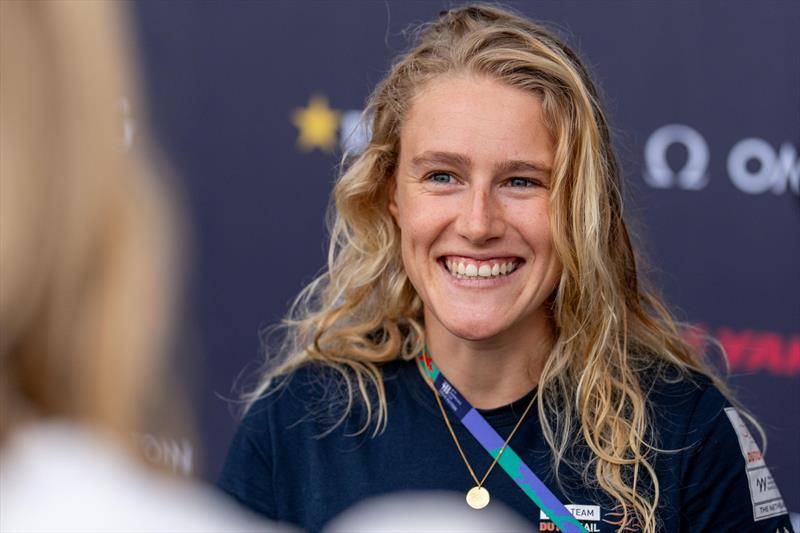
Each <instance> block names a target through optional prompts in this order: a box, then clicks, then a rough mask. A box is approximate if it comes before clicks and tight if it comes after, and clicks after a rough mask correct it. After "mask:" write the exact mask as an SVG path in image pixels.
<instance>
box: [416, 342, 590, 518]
mask: <svg viewBox="0 0 800 533" xmlns="http://www.w3.org/2000/svg"><path fill="white" fill-rule="evenodd" d="M417 361H418V362H419V363H420V367H421V368H422V370H423V372H425V374H426V375H427V376H428V377H429V378H430V379H431V381H433V385H434V388H435V389H436V391H437V392H438V394H439V396H440V397H441V398H442V399H443V400H444V403H446V404H447V406H448V407H449V408H450V410H451V411H452V412H453V414H455V415H456V418H458V419H459V420H460V421H461V423H462V424H463V425H464V427H465V428H467V430H468V431H469V432H470V433H472V436H473V437H475V439H476V440H477V441H478V442H479V443H480V445H481V446H483V447H484V448H485V449H486V451H487V452H489V455H491V456H492V459H495V458H496V457H497V454H498V453H500V451H501V450H502V449H503V445H504V443H505V441H504V440H503V439H502V438H501V437H500V435H498V433H497V431H495V430H494V428H493V427H492V426H490V425H489V423H488V422H487V421H486V419H485V418H483V415H481V414H480V413H479V412H478V410H477V409H475V408H474V407H472V406H471V405H470V404H469V402H468V401H467V400H466V399H465V398H464V397H463V396H462V395H461V393H460V392H458V390H457V389H456V388H455V387H454V386H453V385H452V384H451V383H450V382H449V381H447V378H445V377H444V374H442V373H441V371H439V368H438V367H437V366H436V363H434V362H433V359H432V358H431V356H430V355H429V354H428V351H427V349H426V350H424V351H423V352H422V353H420V354H419V355H418V356H417ZM497 462H498V464H499V465H500V466H501V467H502V469H503V470H505V472H506V474H508V475H509V476H510V477H511V479H513V480H514V482H515V483H516V484H517V485H518V486H519V488H520V489H521V490H522V492H524V493H525V494H526V495H527V496H528V498H530V499H531V500H532V501H533V503H535V504H536V506H537V507H539V509H541V510H542V512H543V513H544V514H546V515H547V517H548V518H549V519H550V520H552V522H553V524H555V525H556V526H558V528H559V529H560V530H561V531H564V532H565V533H587V532H586V529H584V527H583V525H581V523H580V522H579V521H578V520H577V519H576V518H575V517H574V516H572V513H570V512H569V511H568V510H567V508H566V507H564V504H562V503H561V502H560V501H559V500H558V498H557V497H556V496H555V494H553V493H552V492H551V491H550V489H548V488H547V486H546V485H545V484H544V483H542V481H541V480H540V479H539V478H538V477H537V476H536V474H534V473H533V471H532V470H531V469H530V467H528V465H526V464H525V462H524V461H523V460H522V459H521V458H520V456H519V455H517V453H516V452H515V451H514V450H513V449H512V448H511V446H509V445H507V446H505V450H504V451H503V454H502V455H501V456H500V459H499V460H498V461H497Z"/></svg>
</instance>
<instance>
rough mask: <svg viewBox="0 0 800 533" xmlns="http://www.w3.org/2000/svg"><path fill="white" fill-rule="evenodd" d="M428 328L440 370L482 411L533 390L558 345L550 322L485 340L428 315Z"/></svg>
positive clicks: (528, 326) (426, 320)
mask: <svg viewBox="0 0 800 533" xmlns="http://www.w3.org/2000/svg"><path fill="white" fill-rule="evenodd" d="M425 324H426V325H425V334H426V341H427V344H428V350H429V351H430V354H431V356H432V357H433V360H434V361H435V362H436V366H438V367H439V369H440V370H441V371H442V373H443V374H444V375H445V376H447V379H448V381H450V382H451V383H452V384H453V385H454V386H455V387H456V388H457V389H458V390H459V392H461V394H463V395H464V397H465V398H466V399H467V401H468V402H469V403H471V404H472V406H473V407H476V408H478V409H492V408H495V407H500V406H503V405H507V404H509V403H511V402H513V401H515V400H518V399H519V398H521V397H522V396H524V395H525V394H527V393H528V392H530V391H531V390H532V389H533V388H534V387H535V386H536V384H537V383H538V382H539V376H540V374H541V372H542V368H543V367H544V363H545V360H546V359H547V356H548V355H549V354H550V350H551V349H552V345H553V340H552V339H553V334H552V329H551V327H550V324H549V322H548V321H547V320H545V319H540V320H537V321H535V322H534V323H533V324H530V323H526V324H524V325H523V324H521V325H519V326H518V327H517V328H512V330H509V331H506V332H503V333H502V334H500V335H497V336H495V337H492V338H489V339H481V340H468V339H463V338H460V337H457V336H455V335H453V334H452V333H450V332H449V331H448V330H447V329H446V328H445V327H444V325H442V323H441V322H439V321H438V320H437V319H436V318H435V317H433V316H429V313H427V312H426V314H425Z"/></svg>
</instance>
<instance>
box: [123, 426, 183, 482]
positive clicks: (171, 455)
mask: <svg viewBox="0 0 800 533" xmlns="http://www.w3.org/2000/svg"><path fill="white" fill-rule="evenodd" d="M134 437H135V438H136V440H137V441H138V443H139V446H140V448H141V449H142V451H143V452H144V456H145V457H146V458H147V460H148V461H150V462H152V463H155V464H160V465H164V466H166V467H168V468H169V469H170V470H172V471H173V472H175V473H177V474H183V475H184V476H189V475H191V473H192V467H193V456H194V447H193V446H192V443H191V442H189V441H188V440H186V439H181V441H180V442H178V441H177V440H175V439H169V438H159V437H156V436H155V435H151V434H144V435H140V434H134Z"/></svg>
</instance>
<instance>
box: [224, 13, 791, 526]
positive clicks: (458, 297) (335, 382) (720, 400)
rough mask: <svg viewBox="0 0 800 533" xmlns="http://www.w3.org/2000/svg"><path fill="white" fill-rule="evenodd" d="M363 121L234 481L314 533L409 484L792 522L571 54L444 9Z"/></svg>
mask: <svg viewBox="0 0 800 533" xmlns="http://www.w3.org/2000/svg"><path fill="white" fill-rule="evenodd" d="M368 111H369V112H371V113H372V115H373V123H372V138H371V139H370V142H369V144H368V146H367V147H366V149H365V150H364V152H363V153H361V154H359V155H358V156H357V157H356V158H355V159H354V160H353V161H352V164H350V165H349V166H348V167H347V169H346V171H345V172H344V173H343V174H342V176H341V177H340V178H339V180H338V181H337V183H336V187H335V189H334V209H333V212H332V217H331V220H332V221H333V224H332V226H331V245H330V251H329V256H328V257H329V261H328V265H327V269H326V271H325V272H324V273H323V274H322V275H321V276H320V277H319V278H317V279H316V280H315V281H314V282H313V283H311V284H310V285H309V286H308V287H306V289H305V290H304V291H303V292H302V293H301V294H300V296H299V297H298V298H297V300H296V302H295V304H294V306H293V308H292V310H291V312H290V313H289V315H288V317H287V320H286V321H285V323H284V325H285V328H284V329H283V332H284V333H285V337H284V342H283V344H282V345H281V346H280V347H279V348H278V350H277V352H278V358H277V364H276V363H275V361H276V359H272V360H271V364H270V366H268V368H267V370H266V371H265V372H264V374H263V376H262V379H261V382H260V385H259V386H258V387H257V388H256V389H255V390H254V391H252V392H251V393H250V394H248V395H247V396H246V399H247V401H248V411H247V414H246V417H245V419H244V421H243V423H242V425H241V427H240V429H239V431H238V433H237V435H236V437H235V439H234V442H233V444H232V446H231V449H230V452H229V455H228V459H227V462H226V465H225V468H224V470H223V473H222V477H221V479H220V486H221V487H222V488H223V489H224V490H225V491H227V492H228V493H230V494H232V495H233V496H234V497H236V498H237V499H239V500H240V501H242V502H243V503H245V504H246V505H248V506H250V507H251V508H253V509H255V510H257V511H259V512H261V513H263V514H265V515H267V516H269V517H271V518H277V519H281V520H286V521H290V522H294V523H297V524H299V525H301V526H302V527H304V528H305V529H309V530H312V531H316V530H319V529H320V528H321V527H322V526H323V525H324V524H325V523H326V522H327V521H329V520H330V519H331V518H333V517H334V516H335V515H337V514H338V513H340V512H341V511H343V510H344V509H346V508H347V507H349V506H351V505H353V504H354V503H356V502H358V501H360V500H362V499H365V498H366V497H368V496H371V495H375V494H382V493H390V492H394V491H400V490H446V491H458V492H461V493H462V494H464V493H466V494H467V496H466V499H467V503H468V504H469V505H470V506H472V507H473V508H476V509H479V508H483V507H485V506H486V505H487V504H489V502H490V501H492V498H495V499H497V500H500V501H502V502H504V503H505V504H507V505H508V506H510V507H512V508H513V509H515V510H516V511H517V512H519V513H520V514H521V515H522V516H524V517H525V518H526V519H528V520H529V521H530V522H531V528H533V529H538V530H555V528H556V527H557V528H558V529H560V530H561V531H582V530H583V531H585V530H589V531H616V530H643V531H647V532H655V531H656V530H658V531H701V530H715V531H728V530H734V529H736V530H738V529H743V528H744V529H747V528H752V527H753V525H754V522H759V524H758V526H759V529H763V530H765V531H774V530H775V529H776V528H778V527H785V528H790V527H791V526H790V525H789V522H788V518H787V516H786V513H785V507H784V506H783V502H782V500H781V497H780V493H779V492H778V490H777V488H776V487H774V483H772V480H771V477H770V475H769V471H768V469H767V467H766V465H764V463H763V459H762V458H761V455H760V453H757V452H758V447H757V445H756V443H755V441H754V440H753V438H752V437H751V436H750V433H749V432H748V431H747V426H746V425H745V424H744V422H742V418H741V416H740V415H739V414H738V412H737V410H736V408H735V407H734V406H733V405H732V404H731V400H730V395H729V394H728V392H727V391H726V389H725V386H724V383H723V382H722V381H721V380H720V379H719V378H717V377H715V376H714V375H713V374H712V373H711V372H710V371H709V370H708V369H706V367H705V365H704V364H703V362H702V360H701V358H700V356H699V355H698V354H696V353H694V352H693V350H692V349H691V348H690V346H689V345H688V344H687V343H686V342H685V341H684V340H683V338H682V335H681V331H680V330H679V328H678V326H677V325H676V323H675V322H674V320H673V319H672V317H671V315H670V314H669V313H668V311H667V310H666V309H665V307H664V306H663V305H662V304H661V303H660V301H659V300H658V299H657V298H656V297H655V296H654V295H653V294H651V293H650V292H648V291H647V290H646V289H644V288H643V286H642V284H641V283H640V280H639V273H638V272H637V267H636V261H635V254H634V251H633V249H632V247H631V242H630V239H629V237H628V233H627V230H626V227H625V223H624V221H623V216H622V197H621V192H620V189H621V183H620V179H621V178H620V174H619V170H618V168H617V164H616V160H615V157H614V154H613V151H612V149H611V141H610V138H609V132H608V126H607V124H606V119H605V116H604V113H603V110H602V108H601V107H600V104H599V97H598V94H597V92H596V90H595V88H594V85H593V83H592V81H591V79H590V77H589V75H588V73H587V71H586V69H585V68H584V66H583V64H582V62H581V61H580V59H579V58H578V57H577V56H576V54H575V53H574V52H573V51H572V50H570V49H569V48H568V47H567V46H566V45H565V44H564V43H563V42H562V41H560V40H559V39H558V38H557V37H556V36H555V35H554V34H552V33H551V32H549V31H547V30H546V29H544V28H542V27H541V26H539V25H536V24H534V23H532V22H530V21H528V20H525V19H524V18H521V17H519V16H517V15H515V14H513V13H511V12H509V11H505V10H501V9H498V8H494V7H486V6H465V7H460V8H457V9H452V10H449V11H446V12H443V13H442V14H441V15H440V16H439V18H438V19H437V20H435V21H434V22H431V23H429V24H426V25H424V26H423V27H422V28H421V29H420V31H419V33H418V36H417V39H416V43H415V46H414V48H412V50H411V51H410V52H408V53H407V54H405V55H403V56H401V57H400V58H399V59H398V61H397V62H396V63H395V65H394V66H393V68H392V70H391V71H390V72H389V74H388V75H387V77H386V78H385V79H384V80H383V82H382V83H381V84H380V85H379V86H378V87H377V88H376V89H375V91H374V93H373V94H372V96H371V97H370V100H369V104H368ZM445 376H446V377H445ZM277 391H280V392H277ZM276 392H277V393H276ZM273 393H274V394H273ZM445 406H447V407H448V408H449V409H450V410H451V412H452V413H451V414H450V415H448V414H447V412H446V411H445ZM534 406H535V409H534ZM450 418H453V420H451V419H450ZM487 452H488V453H487ZM751 459H752V461H751ZM746 461H747V463H746ZM498 465H499V466H500V468H499V469H497V471H495V467H496V466H498ZM746 466H747V467H748V468H749V472H750V473H752V472H755V471H758V472H759V474H758V475H759V476H761V477H762V478H763V481H764V486H770V487H771V488H770V489H769V490H770V491H772V492H771V493H770V498H769V499H768V500H769V503H768V505H766V507H764V506H756V505H754V503H753V502H754V501H755V499H754V498H753V491H754V490H757V488H758V487H756V485H754V484H753V483H754V482H751V481H750V479H749V478H748V473H747V472H748V471H746V470H745V467H746ZM754 469H756V470H754ZM500 470H504V471H505V474H508V475H505V474H502V473H500ZM762 496H763V495H762ZM759 501H766V500H764V499H763V498H760V500H759ZM762 507H763V508H762ZM395 526H396V527H395V529H397V528H399V527H400V525H397V524H396V525H395Z"/></svg>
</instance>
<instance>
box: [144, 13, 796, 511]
mask: <svg viewBox="0 0 800 533" xmlns="http://www.w3.org/2000/svg"><path fill="white" fill-rule="evenodd" d="M452 5H453V3H446V2H441V1H430V2H399V1H389V2H384V1H340V2H333V1H331V2H322V1H319V2H289V1H287V2H278V1H269V2H225V3H223V2H191V3H190V2H141V3H137V4H135V7H134V14H135V19H136V24H137V30H138V32H139V37H140V38H141V41H142V57H143V66H144V68H145V72H146V74H147V88H148V91H149V96H150V103H151V105H152V114H153V120H154V122H155V126H156V130H157V132H158V135H159V136H160V140H161V142H162V145H163V147H164V150H165V151H166V152H167V155H168V156H169V158H170V159H171V160H172V162H173V164H174V168H175V170H176V171H177V174H178V175H179V176H180V177H181V179H182V182H183V185H184V188H185V190H186V200H187V205H188V210H189V213H190V216H191V218H192V223H193V226H194V230H195V242H194V253H193V257H192V259H193V271H192V276H191V279H190V281H189V289H190V290H189V300H190V306H189V308H190V318H191V323H192V324H193V325H194V328H193V331H191V332H190V333H191V334H190V335H187V340H186V342H184V343H182V346H181V349H180V351H181V354H180V356H181V360H182V361H183V371H184V373H185V375H186V376H189V377H190V379H191V380H192V381H193V382H194V384H195V385H194V401H195V404H196V407H197V413H198V415H199V421H200V437H201V438H200V439H199V441H200V442H199V443H198V442H195V443H194V444H193V443H192V442H187V441H186V440H181V439H177V440H175V441H171V442H160V441H158V440H157V439H150V440H147V438H145V440H144V441H143V442H145V443H146V444H147V446H148V449H149V450H150V452H152V453H151V455H152V456H153V457H154V458H161V459H163V460H171V461H173V463H174V464H175V465H176V468H179V469H180V470H182V471H189V470H191V469H192V466H191V465H192V463H193V464H194V466H193V468H194V469H195V470H197V471H200V472H201V473H202V474H203V475H205V476H207V477H208V478H214V477H215V476H216V474H217V472H218V470H219V468H220V466H221V462H222V460H223V458H224V454H225V450H226V446H227V444H228V442H229V440H230V438H231V436H232V433H233V431H234V428H235V425H236V419H235V416H234V413H235V411H236V407H237V406H236V405H235V403H232V402H230V401H229V400H230V399H232V398H235V397H236V394H237V390H239V389H240V388H241V387H242V386H243V385H246V384H248V383H251V382H252V380H251V379H248V378H247V376H252V372H253V371H254V370H255V369H256V367H257V364H258V360H259V350H260V340H259V334H258V332H259V330H260V328H262V327H263V326H265V325H268V324H271V323H274V322H276V321H278V320H279V319H280V317H281V316H282V314H283V313H284V311H285V310H286V307H287V305H288V303H289V301H290V300H291V298H292V297H293V296H294V295H295V294H296V293H297V292H298V291H299V290H300V288H301V287H302V286H303V284H304V283H306V282H308V281H309V280H311V278H312V276H313V275H314V273H315V272H317V271H318V269H319V268H320V267H321V266H322V265H323V263H324V237H325V233H324V221H323V214H324V211H325V207H326V203H327V197H328V193H329V191H330V188H331V184H332V182H333V180H334V177H335V175H336V169H337V164H338V160H339V157H340V155H341V153H342V150H343V149H344V148H347V147H350V148H355V149H357V147H358V146H359V145H360V144H361V143H363V142H364V140H365V138H366V136H367V135H368V134H367V132H366V131H364V129H363V128H362V127H360V126H359V118H358V117H359V113H360V110H361V108H362V106H363V103H364V100H365V98H366V97H367V95H368V94H369V92H370V90H371V89H372V87H373V86H374V85H375V84H376V83H377V81H378V80H380V78H381V77H382V75H383V74H384V73H385V72H386V70H387V68H388V65H389V64H390V60H391V58H392V57H394V56H395V55H397V54H398V53H400V52H401V51H402V50H403V49H404V48H405V46H406V38H405V35H406V34H407V30H408V28H409V27H410V26H411V25H413V24H415V23H419V22H422V21H425V20H428V19H430V18H431V17H433V16H435V15H436V14H437V13H438V12H439V11H440V10H441V9H444V8H447V7H451V6H452ZM510 5H512V6H514V7H516V8H517V9H519V10H520V11H522V12H523V13H525V14H527V15H529V16H531V17H533V18H534V19H537V20H540V21H543V22H546V23H549V24H550V25H551V26H553V27H555V28H557V29H558V30H559V31H560V33H561V34H562V35H564V36H565V37H566V38H567V39H568V41H569V42H570V43H572V44H573V45H574V46H575V47H576V48H577V49H578V50H579V51H580V52H581V53H582V54H583V55H584V57H585V58H586V59H587V61H588V64H589V65H590V66H591V69H592V70H593V72H594V74H595V76H596V77H597V79H598V80H599V82H600V85H601V86H602V89H603V93H604V98H605V103H606V106H607V108H608V110H609V113H610V117H611V121H612V124H613V127H614V134H615V138H616V144H617V147H618V150H619V154H620V157H621V159H622V162H623V165H624V169H625V182H626V201H627V206H626V207H627V217H628V220H629V222H630V223H631V225H632V227H633V228H634V229H635V232H636V234H637V241H638V242H639V244H640V247H641V249H642V250H643V252H645V254H646V256H647V257H648V259H649V261H648V263H649V267H648V268H649V271H650V275H651V277H652V279H653V281H654V282H655V284H656V286H657V287H659V288H660V290H661V291H662V293H663V294H664V296H665V297H666V299H667V301H668V302H670V304H671V305H672V306H673V307H674V309H675V310H676V312H677V313H678V316H679V317H680V318H681V319H683V320H685V321H687V322H690V323H693V324H696V325H697V326H698V327H700V328H702V329H703V330H705V331H707V332H709V333H710V334H712V335H713V336H715V337H716V338H717V339H719V341H721V343H722V345H723V346H724V347H725V350H726V351H727V357H728V362H729V365H730V372H731V378H730V383H731V385H732V387H733V388H734V390H735V391H736V392H737V394H738V395H739V398H741V400H742V401H743V403H744V404H745V405H746V406H748V407H749V408H751V409H752V411H753V413H754V414H755V415H756V416H757V417H758V419H759V420H760V421H761V423H762V424H763V425H764V428H765V429H766V431H767V434H768V438H769V446H768V448H769V449H768V452H767V456H766V457H767V462H768V464H769V465H770V467H771V469H772V472H773V475H774V478H775V480H776V481H777V482H778V485H779V487H780V488H781V491H782V492H783V496H784V499H785V500H786V504H787V505H788V507H789V508H790V509H791V510H793V511H795V512H797V511H800V454H799V453H798V450H800V427H799V426H800V424H799V423H798V418H800V417H799V416H798V415H800V237H798V233H800V232H799V231H798V230H800V159H799V158H798V148H800V61H798V56H797V50H799V49H800V33H798V31H797V28H798V27H800V4H799V3H798V2H795V1H765V2H758V3H756V2H749V1H724V2H723V1H717V2H712V1H709V2H671V3H666V2H665V3H655V2H525V3H519V4H515V3H511V4H510ZM709 352H712V350H711V349H710V348H709ZM243 376H244V377H243ZM237 387H238V389H237ZM192 459H194V462H193V461H192ZM761 481H762V483H760V484H759V482H758V480H754V484H753V486H754V488H755V491H756V492H754V498H755V499H756V500H758V494H757V491H758V487H759V486H761V485H763V484H764V483H763V481H764V480H761ZM755 503H757V501H756V502H755Z"/></svg>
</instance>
